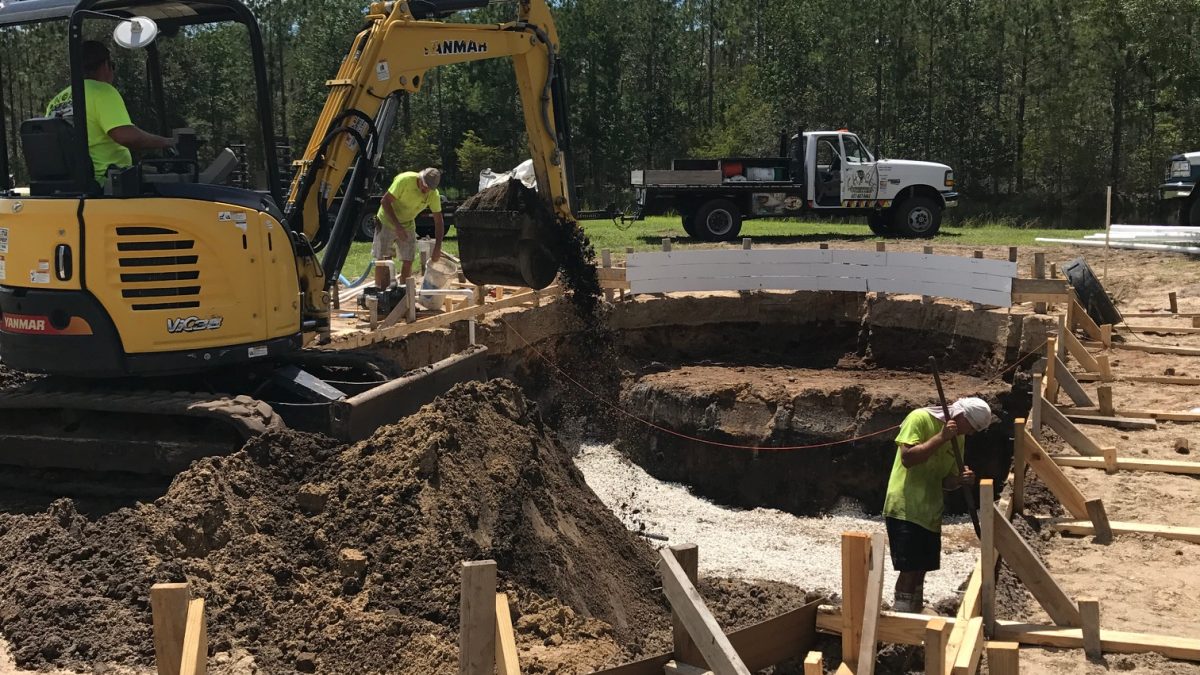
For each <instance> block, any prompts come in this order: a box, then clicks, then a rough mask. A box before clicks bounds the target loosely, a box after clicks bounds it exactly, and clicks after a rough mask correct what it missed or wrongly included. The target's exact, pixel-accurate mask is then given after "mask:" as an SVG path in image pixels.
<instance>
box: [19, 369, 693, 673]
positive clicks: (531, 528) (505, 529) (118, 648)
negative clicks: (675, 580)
mask: <svg viewBox="0 0 1200 675" xmlns="http://www.w3.org/2000/svg"><path fill="white" fill-rule="evenodd" d="M487 558H490V559H494V560H496V562H497V564H498V568H499V576H500V581H501V584H502V585H503V586H505V587H506V588H508V589H509V590H510V591H511V592H513V593H516V597H518V598H519V599H522V600H521V601H520V602H518V606H517V610H516V612H515V616H514V620H515V621H517V622H518V623H519V624H520V622H521V621H522V620H524V617H523V615H522V612H523V611H528V612H529V616H531V617H533V616H541V617H543V619H528V620H525V623H524V624H521V625H522V626H523V630H524V631H525V633H524V634H525V635H526V637H528V636H529V635H530V633H531V631H532V632H534V633H537V635H538V636H540V637H541V639H543V640H549V641H550V642H551V643H553V642H554V641H555V640H556V639H565V640H588V639H593V636H594V639H595V640H607V641H608V644H610V645H611V644H612V641H613V640H614V639H615V640H616V641H618V642H620V643H622V644H624V645H633V647H632V650H633V651H637V650H638V649H639V647H638V645H639V644H641V643H642V642H643V641H644V640H645V639H646V638H645V636H646V635H647V634H648V633H652V632H655V631H660V632H661V631H662V630H664V629H665V627H666V626H667V622H668V616H669V613H668V612H667V610H666V607H665V604H664V602H663V600H661V593H659V592H658V591H656V590H655V586H656V585H657V575H656V573H655V568H654V555H653V552H652V551H651V550H650V548H649V547H647V546H646V545H645V544H644V543H642V542H640V541H639V540H637V539H636V537H634V536H633V535H632V534H630V533H629V532H628V531H626V530H625V529H624V527H622V525H621V524H620V522H619V521H618V520H617V519H616V518H615V517H614V516H613V515H612V514H611V513H609V512H608V510H607V509H606V508H605V506H604V504H603V503H602V502H600V500H599V499H598V498H596V496H595V495H594V494H593V493H592V492H591V491H590V490H589V489H588V488H587V486H586V484H585V483H584V479H583V477H582V475H581V474H580V473H579V471H578V470H577V469H575V467H574V465H573V464H572V463H571V461H570V458H569V457H568V455H567V453H566V452H565V451H563V450H562V448H561V447H560V446H559V445H558V444H557V442H556V440H555V438H554V436H553V434H552V432H550V431H549V430H548V429H547V428H545V427H544V426H543V423H542V421H541V418H540V416H539V414H538V412H537V410H536V408H535V407H534V406H533V405H532V404H530V403H528V402H527V401H526V399H525V398H524V396H523V395H522V393H521V392H520V390H519V389H518V388H517V387H516V386H515V385H513V384H511V383H509V382H506V381H502V380H496V381H492V382H489V383H467V384H463V385H459V386H457V387H455V388H454V389H452V390H451V391H450V392H449V393H448V394H447V395H446V396H445V397H443V398H441V399H438V400H437V401H436V402H435V403H433V404H431V405H429V406H426V407H425V408H423V409H422V410H421V411H420V412H419V413H417V414H415V415H412V416H410V417H408V418H406V419H405V420H403V421H401V422H400V423H399V424H396V425H392V426H389V427H385V428H383V429H381V430H380V431H378V432H377V433H376V434H375V435H374V436H373V437H372V438H370V439H368V440H366V441H363V442H361V443H357V444H355V445H351V446H344V447H339V446H337V445H336V444H335V443H334V442H332V441H330V440H328V439H325V438H322V437H319V436H313V435H307V434H300V433H295V432H285V433H274V434H269V435H266V436H263V437H260V438H258V439H255V440H253V441H251V442H250V443H249V444H248V445H247V446H246V447H245V448H244V449H243V450H241V451H240V452H238V453H235V454H233V455H230V456H228V457H223V458H209V459H205V460H203V461H200V462H197V463H196V464H195V465H193V466H192V468H191V469H189V470H188V471H186V472H184V473H182V474H180V475H179V476H177V477H176V479H175V481H174V482H173V483H172V485H171V487H170V489H169V490H168V491H167V493H166V494H165V495H164V496H163V497H161V498H160V499H158V500H157V501H155V502H154V503H153V504H139V505H138V506H136V507H133V508H126V509H121V510H119V511H116V512H113V513H110V514H107V515H104V516H102V517H100V518H98V519H97V520H94V521H90V520H88V519H87V518H86V517H84V516H82V515H80V514H79V513H78V512H77V511H76V510H75V508H74V507H73V505H72V503H71V502H70V501H67V500H60V501H58V502H56V503H54V504H53V506H52V507H51V508H50V509H49V510H47V511H46V512H44V513H41V514H38V515H35V516H18V515H9V514H5V515H0V630H2V631H3V633H4V635H5V637H7V638H8V639H9V640H10V641H11V642H12V647H13V655H14V657H15V658H16V660H17V662H18V664H19V665H21V666H22V667H30V668H40V667H45V666H51V665H53V666H60V667H61V666H89V665H93V664H96V663H101V662H115V663H125V664H148V663H150V662H151V660H152V658H153V646H152V642H151V632H150V624H151V622H150V609H149V601H148V595H149V590H150V587H151V585H152V584H154V583H157V582H174V581H184V580H186V581H189V582H190V583H191V586H192V589H193V592H194V593H195V594H197V595H200V596H203V597H205V598H206V600H207V603H208V621H209V636H210V637H209V640H210V645H211V647H212V651H213V652H221V653H226V652H228V653H235V654H236V653H240V652H241V650H247V651H249V652H250V653H251V654H253V655H254V658H255V660H256V662H257V666H258V667H259V668H261V669H263V670H265V671H266V672H290V671H292V670H294V669H302V670H307V671H309V672H311V669H315V670H316V671H318V672H362V670H363V669H364V664H382V663H388V664H403V666H402V667H401V670H402V671H403V672H412V673H417V672H420V673H434V672H451V671H453V670H454V668H455V667H456V665H455V664H456V661H457V647H456V641H457V629H458V625H457V624H458V593H459V573H458V567H459V563H460V561H462V560H473V559H476V560H477V559H487ZM529 598H540V599H536V600H529ZM544 617H550V618H549V619H545V618H544ZM601 622H603V623H601ZM605 624H606V625H607V626H610V627H611V628H606V627H605ZM609 631H611V634H610V633H609ZM542 633H545V635H542ZM555 636H557V638H556V637H555ZM550 646H553V645H550ZM609 649H613V648H612V647H609ZM397 667H400V666H399V665H397ZM368 669H369V667H368ZM547 672H551V671H547Z"/></svg>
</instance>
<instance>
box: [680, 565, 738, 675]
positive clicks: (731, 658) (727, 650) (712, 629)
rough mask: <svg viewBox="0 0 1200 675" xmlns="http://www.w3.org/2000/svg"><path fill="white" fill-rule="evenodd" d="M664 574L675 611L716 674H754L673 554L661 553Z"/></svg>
mask: <svg viewBox="0 0 1200 675" xmlns="http://www.w3.org/2000/svg"><path fill="white" fill-rule="evenodd" d="M658 568H659V571H660V572H661V573H662V581H663V593H664V594H666V596H667V600H668V601H670V603H671V609H672V610H673V611H674V612H675V614H676V615H678V617H679V620H680V621H681V622H682V623H683V625H684V626H685V627H686V628H687V632H688V635H689V636H690V637H691V638H692V641H693V642H694V643H695V644H696V648H697V649H699V650H700V653H701V654H703V655H704V660H705V661H706V662H707V663H708V666H709V668H711V669H712V672H713V673H714V675H750V670H749V669H748V668H747V667H746V664H744V663H743V662H742V659H741V657H740V656H738V653H737V650H735V649H734V648H733V644H732V643H730V642H729V637H728V636H726V635H725V631H723V630H721V626H720V625H718V624H717V620H716V619H715V618H714V617H713V615H712V612H710V611H708V608H707V607H706V606H705V605H704V600H703V599H702V598H701V597H700V593H699V591H697V590H696V587H695V586H694V585H692V582H691V580H690V579H688V576H687V573H686V572H684V571H683V568H682V567H680V566H679V561H677V560H676V559H675V555H674V554H673V553H671V552H670V551H660V552H659V561H658Z"/></svg>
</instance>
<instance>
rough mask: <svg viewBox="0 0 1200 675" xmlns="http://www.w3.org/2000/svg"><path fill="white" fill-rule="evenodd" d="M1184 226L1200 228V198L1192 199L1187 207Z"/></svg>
mask: <svg viewBox="0 0 1200 675" xmlns="http://www.w3.org/2000/svg"><path fill="white" fill-rule="evenodd" d="M1184 225H1188V226H1190V227H1200V197H1192V201H1191V202H1190V203H1188V205H1187V222H1186V223H1184Z"/></svg>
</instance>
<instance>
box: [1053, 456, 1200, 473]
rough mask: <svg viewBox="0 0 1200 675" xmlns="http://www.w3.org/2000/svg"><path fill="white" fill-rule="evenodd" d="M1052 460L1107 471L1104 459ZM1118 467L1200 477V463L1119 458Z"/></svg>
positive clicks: (1057, 462)
mask: <svg viewBox="0 0 1200 675" xmlns="http://www.w3.org/2000/svg"><path fill="white" fill-rule="evenodd" d="M1051 459H1053V460H1054V463H1055V464H1057V465H1059V466H1069V467H1074V468H1077V469H1107V463H1106V462H1105V460H1104V458H1103V457H1062V456H1058V455H1055V456H1054V457H1052V458H1051ZM1116 466H1117V469H1119V470H1121V471H1148V472H1156V473H1173V474H1178V475H1182V476H1200V462H1187V461H1182V460H1173V459H1134V458H1129V459H1127V458H1123V457H1118V458H1117V459H1116Z"/></svg>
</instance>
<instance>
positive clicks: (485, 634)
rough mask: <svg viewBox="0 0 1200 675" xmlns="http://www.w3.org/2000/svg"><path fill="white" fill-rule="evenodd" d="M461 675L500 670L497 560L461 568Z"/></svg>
mask: <svg viewBox="0 0 1200 675" xmlns="http://www.w3.org/2000/svg"><path fill="white" fill-rule="evenodd" d="M459 571H460V572H461V574H462V582H461V587H460V590H459V604H458V623H459V628H458V673H459V675H494V671H495V669H496V561H494V560H472V561H469V562H464V563H462V565H461V566H460V568H459Z"/></svg>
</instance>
